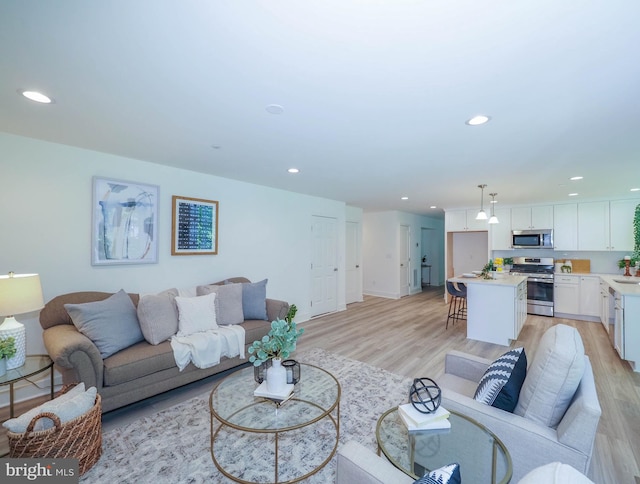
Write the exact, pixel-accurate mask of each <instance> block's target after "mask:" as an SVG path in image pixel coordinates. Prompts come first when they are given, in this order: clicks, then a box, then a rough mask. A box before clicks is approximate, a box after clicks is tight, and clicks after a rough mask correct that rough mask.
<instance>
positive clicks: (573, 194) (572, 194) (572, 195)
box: [569, 193, 578, 197]
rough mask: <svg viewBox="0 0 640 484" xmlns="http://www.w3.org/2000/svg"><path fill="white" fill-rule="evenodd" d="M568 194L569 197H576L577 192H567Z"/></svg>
mask: <svg viewBox="0 0 640 484" xmlns="http://www.w3.org/2000/svg"><path fill="white" fill-rule="evenodd" d="M569 196H570V197H577V196H578V194H577V193H570V194H569Z"/></svg>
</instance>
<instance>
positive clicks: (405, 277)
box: [400, 225, 411, 297]
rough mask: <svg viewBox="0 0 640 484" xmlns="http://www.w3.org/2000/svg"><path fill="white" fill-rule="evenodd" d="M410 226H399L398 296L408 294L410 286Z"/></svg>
mask: <svg viewBox="0 0 640 484" xmlns="http://www.w3.org/2000/svg"><path fill="white" fill-rule="evenodd" d="M410 254H411V227H409V226H408V225H401V226H400V297H403V296H408V295H409V290H410V286H411V270H410V269H411V266H410V264H411V255H410Z"/></svg>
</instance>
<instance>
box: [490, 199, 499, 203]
mask: <svg viewBox="0 0 640 484" xmlns="http://www.w3.org/2000/svg"><path fill="white" fill-rule="evenodd" d="M489 203H498V200H491V201H490V202H489Z"/></svg>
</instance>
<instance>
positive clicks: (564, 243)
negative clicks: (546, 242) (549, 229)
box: [553, 203, 578, 250]
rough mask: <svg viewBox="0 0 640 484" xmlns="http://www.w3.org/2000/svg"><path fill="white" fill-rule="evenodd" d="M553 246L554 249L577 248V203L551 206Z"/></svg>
mask: <svg viewBox="0 0 640 484" xmlns="http://www.w3.org/2000/svg"><path fill="white" fill-rule="evenodd" d="M553 247H554V248H555V250H577V249H578V204H577V203H566V204H563V205H554V206H553Z"/></svg>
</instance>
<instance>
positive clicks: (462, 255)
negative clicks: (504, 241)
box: [453, 232, 489, 276]
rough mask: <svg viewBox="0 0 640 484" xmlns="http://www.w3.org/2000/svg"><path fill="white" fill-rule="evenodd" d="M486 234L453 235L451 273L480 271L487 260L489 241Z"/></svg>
mask: <svg viewBox="0 0 640 484" xmlns="http://www.w3.org/2000/svg"><path fill="white" fill-rule="evenodd" d="M487 234H488V233H487V232H454V233H453V273H454V274H455V275H458V276H459V275H460V274H464V273H465V272H471V271H481V270H482V268H483V267H484V266H485V264H486V263H487V262H489V260H488V259H487V252H488V251H489V239H488V236H487Z"/></svg>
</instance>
